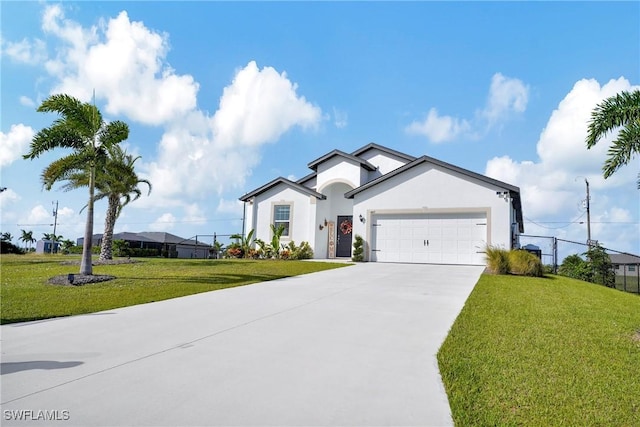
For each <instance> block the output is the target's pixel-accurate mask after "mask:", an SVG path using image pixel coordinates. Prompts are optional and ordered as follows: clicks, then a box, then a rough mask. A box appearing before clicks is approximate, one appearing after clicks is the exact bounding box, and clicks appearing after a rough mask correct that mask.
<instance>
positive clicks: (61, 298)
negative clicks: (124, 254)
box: [0, 254, 347, 324]
mask: <svg viewBox="0 0 640 427" xmlns="http://www.w3.org/2000/svg"><path fill="white" fill-rule="evenodd" d="M70 259H71V258H70V257H69V256H43V255H40V256H39V255H35V254H28V255H22V256H20V255H2V257H1V258H0V267H1V270H0V271H1V281H2V282H1V283H2V286H1V289H0V315H1V316H0V322H1V323H3V324H5V323H14V322H24V321H30V320H40V319H48V318H52V317H60V316H71V315H76V314H86V313H95V312H97V311H103V310H110V309H113V308H119V307H127V306H130V305H136V304H143V303H148V302H153V301H161V300H165V299H169V298H176V297H181V296H185V295H192V294H196V293H200V292H208V291H213V290H218V289H224V288H231V287H235V286H242V285H248V284H251V283H256V282H262V281H267V280H274V279H280V278H283V277H290V276H297V275H301V274H307V273H313V272H316V271H322V270H327V269H332V268H338V267H344V266H345V265H347V264H338V263H325V262H305V261H256V260H191V259H157V258H148V259H140V262H136V263H128V264H118V265H96V266H94V268H93V272H94V274H97V275H112V276H116V279H115V280H110V281H107V282H101V283H92V284H87V285H84V286H59V285H51V284H47V280H48V279H49V278H51V277H54V276H59V275H67V274H68V273H77V272H78V266H76V265H63V264H62V262H65V261H69V260H70ZM73 259H78V258H77V257H73Z"/></svg>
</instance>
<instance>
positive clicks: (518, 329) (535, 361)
mask: <svg viewBox="0 0 640 427" xmlns="http://www.w3.org/2000/svg"><path fill="white" fill-rule="evenodd" d="M438 362H439V366H440V371H441V374H442V379H443V382H444V384H445V388H446V390H447V394H448V396H449V402H450V405H451V410H452V414H453V418H454V421H455V424H456V425H458V426H516V425H517V426H547V425H548V426H640V297H639V296H637V295H632V294H628V293H624V292H620V291H617V290H614V289H609V288H606V287H603V286H599V285H594V284H589V283H586V282H581V281H578V280H574V279H570V278H565V277H560V276H550V277H548V278H532V277H521V276H493V275H483V276H482V277H481V279H480V281H479V282H478V284H477V285H476V287H475V289H474V290H473V292H472V293H471V295H470V297H469V299H468V300H467V302H466V304H465V307H464V309H463V310H462V312H461V313H460V315H459V317H458V318H457V319H456V321H455V323H454V325H453V327H452V329H451V331H450V333H449V336H448V337H447V339H446V340H445V342H444V344H443V345H442V347H441V348H440V351H439V352H438Z"/></svg>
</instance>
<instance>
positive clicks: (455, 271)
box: [1, 263, 482, 426]
mask: <svg viewBox="0 0 640 427" xmlns="http://www.w3.org/2000/svg"><path fill="white" fill-rule="evenodd" d="M481 272H482V267H467V266H442V265H408V264H375V263H367V264H358V265H355V266H349V267H345V268H341V269H337V270H331V271H325V272H320V273H314V274H309V275H305V276H298V277H294V278H288V279H282V280H276V281H272V282H265V283H260V284H256V285H251V286H244V287H239V288H233V289H226V290H221V291H216V292H209V293H204V294H199V295H192V296H188V297H183V298H177V299H173V300H169V301H162V302H157V303H151V304H144V305H139V306H135V307H128V308H123V309H117V310H111V311H106V312H101V313H95V314H91V315H83V316H75V317H68V318H61V319H54V320H48V321H40V322H29V323H21V324H14V325H5V326H2V328H1V331H2V377H1V378H2V389H1V391H2V395H1V402H2V425H7V426H8V425H21V426H22V425H30V424H31V425H51V424H53V425H64V426H67V425H69V426H70V425H78V426H98V425H101V426H102V425H103V426H143V425H145V426H178V425H181V426H209V425H230V426H235V425H242V426H248V425H252V426H262V425H264V426H276V425H277V426H287V425H289V426H293V425H296V426H302V425H304V426H316V425H323V426H325V425H326V426H365V425H366V426H375V425H393V426H400V425H427V426H444V425H451V424H452V421H451V414H450V410H449V405H448V402H447V398H446V394H445V392H444V389H443V386H442V382H441V379H440V375H439V373H438V368H437V362H436V358H435V354H436V352H437V350H438V348H439V347H440V345H441V343H442V341H443V340H444V338H445V337H446V335H447V332H448V330H449V328H450V327H451V325H452V323H453V321H454V320H455V318H456V316H457V315H458V313H459V312H460V309H461V308H462V306H463V304H464V301H465V300H466V299H467V297H468V295H469V293H470V292H471V290H472V289H473V286H474V285H475V283H476V281H477V280H478V278H479V276H480V274H481ZM16 418H22V419H23V421H16ZM51 418H53V419H54V420H55V419H57V420H58V421H54V422H52V421H43V420H47V419H51ZM25 419H26V420H31V421H24V420H25Z"/></svg>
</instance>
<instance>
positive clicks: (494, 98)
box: [481, 73, 529, 126]
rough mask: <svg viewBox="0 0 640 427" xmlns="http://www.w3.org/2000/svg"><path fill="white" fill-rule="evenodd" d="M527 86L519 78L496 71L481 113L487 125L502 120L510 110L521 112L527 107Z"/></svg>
mask: <svg viewBox="0 0 640 427" xmlns="http://www.w3.org/2000/svg"><path fill="white" fill-rule="evenodd" d="M528 101H529V86H527V85H525V84H524V83H523V82H522V81H521V80H519V79H515V78H509V77H505V76H503V75H502V74H501V73H496V74H494V75H493V77H492V78H491V87H490V89H489V98H488V99H487V105H486V106H485V108H484V110H482V112H481V115H482V116H483V117H485V118H486V119H487V121H488V124H489V126H491V125H493V124H494V123H496V122H499V121H501V120H503V119H504V118H505V117H507V116H508V115H509V114H510V113H511V112H516V113H522V112H524V111H525V110H526V109H527V102H528Z"/></svg>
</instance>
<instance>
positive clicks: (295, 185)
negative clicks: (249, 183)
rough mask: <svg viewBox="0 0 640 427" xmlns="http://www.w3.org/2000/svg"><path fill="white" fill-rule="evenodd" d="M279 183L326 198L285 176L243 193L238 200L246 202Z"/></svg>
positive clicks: (316, 196)
mask: <svg viewBox="0 0 640 427" xmlns="http://www.w3.org/2000/svg"><path fill="white" fill-rule="evenodd" d="M279 184H284V185H286V186H288V187H290V188H292V189H294V190H296V191H298V192H300V193H304V194H308V195H309V196H313V197H315V198H317V199H321V200H324V199H326V198H327V196H325V195H324V194H320V193H318V192H317V191H315V190H313V189H311V188H308V187H305V186H304V185H300V184H298V183H296V182H293V181H290V180H288V179H287V178H283V177H279V178H276V179H274V180H273V181H271V182H269V183H267V184H265V185H263V186H262V187H260V188H258V189H255V190H253V191H252V192H250V193H247V194H245V195H244V196H242V197H240V200H241V201H243V202H246V201H247V200H249V199H250V198H252V197H255V196H258V195H260V194H262V193H264V192H265V191H267V190H269V189H271V188H273V187H275V186H277V185H279Z"/></svg>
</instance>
